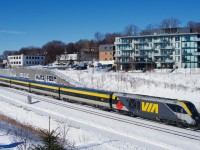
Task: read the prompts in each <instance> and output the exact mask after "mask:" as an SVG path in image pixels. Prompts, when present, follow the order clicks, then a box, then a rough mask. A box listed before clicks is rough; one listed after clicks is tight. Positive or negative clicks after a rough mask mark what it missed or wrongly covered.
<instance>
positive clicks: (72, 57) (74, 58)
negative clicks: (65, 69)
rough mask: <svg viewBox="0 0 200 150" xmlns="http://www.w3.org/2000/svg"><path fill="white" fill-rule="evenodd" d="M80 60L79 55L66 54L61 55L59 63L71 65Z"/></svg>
mask: <svg viewBox="0 0 200 150" xmlns="http://www.w3.org/2000/svg"><path fill="white" fill-rule="evenodd" d="M77 59H78V54H66V55H65V54H64V55H60V57H59V60H58V61H59V62H60V63H69V62H70V61H77Z"/></svg>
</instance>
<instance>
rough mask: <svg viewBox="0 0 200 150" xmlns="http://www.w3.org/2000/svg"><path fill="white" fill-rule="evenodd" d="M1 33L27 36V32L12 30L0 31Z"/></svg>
mask: <svg viewBox="0 0 200 150" xmlns="http://www.w3.org/2000/svg"><path fill="white" fill-rule="evenodd" d="M0 33H8V34H18V35H25V34H26V32H20V31H11V30H0Z"/></svg>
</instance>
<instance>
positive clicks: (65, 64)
mask: <svg viewBox="0 0 200 150" xmlns="http://www.w3.org/2000/svg"><path fill="white" fill-rule="evenodd" d="M66 54H67V50H66V48H65V65H66V64H67V59H66V57H67V56H66Z"/></svg>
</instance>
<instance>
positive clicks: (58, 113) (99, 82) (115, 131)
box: [0, 68, 200, 150]
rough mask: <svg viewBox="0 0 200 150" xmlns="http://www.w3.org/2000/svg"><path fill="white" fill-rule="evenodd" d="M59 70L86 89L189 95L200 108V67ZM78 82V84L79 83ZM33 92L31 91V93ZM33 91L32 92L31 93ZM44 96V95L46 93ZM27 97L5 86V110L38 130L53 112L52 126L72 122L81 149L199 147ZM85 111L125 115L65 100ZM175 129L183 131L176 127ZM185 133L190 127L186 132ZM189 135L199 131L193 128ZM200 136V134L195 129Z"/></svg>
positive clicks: (1, 93)
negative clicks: (171, 69)
mask: <svg viewBox="0 0 200 150" xmlns="http://www.w3.org/2000/svg"><path fill="white" fill-rule="evenodd" d="M54 71H55V72H57V74H60V75H61V76H63V77H66V78H67V79H68V80H70V79H73V80H75V81H77V83H80V84H82V85H83V86H85V87H90V88H96V89H103V90H109V91H115V92H127V93H138V94H144V95H152V96H160V97H168V98H176V99H184V100H190V101H192V102H193V103H194V104H195V105H196V106H197V108H199V110H200V80H199V77H200V75H199V74H200V70H199V69H192V70H190V69H187V70H183V69H179V70H176V71H174V72H173V73H169V70H155V71H154V72H147V73H141V72H98V71H95V70H94V69H93V68H90V69H89V70H85V71H80V70H71V69H68V70H64V71H63V70H62V71H61V70H54ZM73 83H74V82H73ZM29 94H30V93H29ZM30 95H32V94H30ZM41 97H42V96H41ZM26 99H27V96H24V95H20V94H16V93H14V92H10V91H9V90H6V89H2V88H0V113H2V114H6V115H7V116H9V117H11V118H13V119H16V120H18V121H19V122H22V123H27V124H30V125H33V126H35V127H38V128H45V129H48V123H49V116H51V118H52V119H51V128H52V129H56V128H57V127H63V126H66V128H68V129H69V131H68V134H67V138H68V140H69V142H70V143H71V144H73V145H74V146H75V149H101V150H104V149H106V150H107V149H108V150H109V149H110V150H115V149H116V150H118V149H121V150H127V149H134V150H135V149H137V150H149V149H152V150H160V149H169V150H172V149H174V150H182V149H183V150H188V149H194V150H198V149H200V147H199V141H196V140H193V139H188V138H185V137H180V136H176V135H172V134H168V133H164V132H160V131H156V130H152V129H148V128H144V127H141V126H137V125H130V124H127V123H122V122H119V121H116V120H112V119H108V118H104V117H100V116H97V115H93V114H89V113H86V112H81V111H78V110H73V109H70V108H66V107H63V106H57V105H56V106H55V105H54V104H50V103H47V102H44V101H42V100H41V99H37V98H34V99H33V103H32V104H26V103H25V101H26ZM65 104H67V105H68V106H75V107H78V108H80V109H87V110H93V111H96V112H100V113H104V114H108V113H109V115H112V116H113V118H115V117H119V116H120V115H119V114H115V113H111V112H104V111H100V110H97V109H94V108H90V107H88V106H81V105H78V104H72V103H65ZM120 117H122V118H124V119H129V120H132V121H137V122H140V123H141V124H143V123H148V124H149V125H155V126H158V127H166V125H162V124H159V123H155V122H151V121H146V120H142V119H140V118H131V117H128V116H120ZM167 128H169V129H173V130H176V131H180V132H183V130H184V129H179V128H176V127H172V126H169V127H168V126H167ZM184 132H185V131H184ZM187 133H188V134H191V133H193V131H187ZM195 134H196V135H197V136H200V133H199V132H198V133H195ZM0 135H3V136H0V145H2V144H9V139H10V138H9V137H7V136H6V135H5V133H4V132H2V133H1V132H0Z"/></svg>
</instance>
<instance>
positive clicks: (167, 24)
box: [160, 17, 181, 28]
mask: <svg viewBox="0 0 200 150" xmlns="http://www.w3.org/2000/svg"><path fill="white" fill-rule="evenodd" d="M180 24H181V21H180V20H178V19H176V18H174V17H172V18H167V19H163V20H162V21H161V24H160V27H161V28H177V27H179V25H180Z"/></svg>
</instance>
